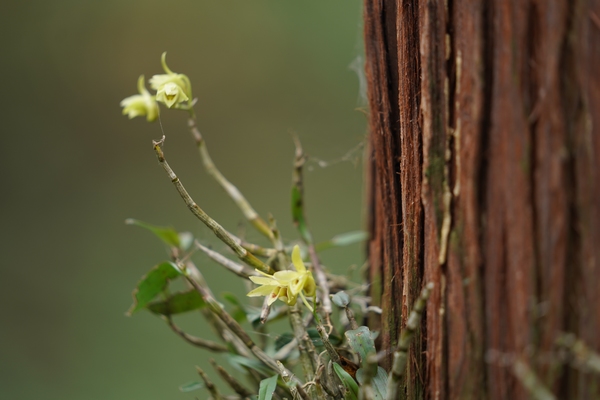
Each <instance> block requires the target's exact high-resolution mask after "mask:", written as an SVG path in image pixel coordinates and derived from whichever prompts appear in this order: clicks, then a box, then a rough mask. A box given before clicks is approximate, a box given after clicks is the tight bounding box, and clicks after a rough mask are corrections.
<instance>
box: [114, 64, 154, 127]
mask: <svg viewBox="0 0 600 400" xmlns="http://www.w3.org/2000/svg"><path fill="white" fill-rule="evenodd" d="M138 91H139V92H140V94H135V95H133V96H129V97H127V98H125V99H123V100H122V101H121V107H123V115H125V114H127V115H128V116H129V119H131V118H135V117H139V116H143V115H145V116H146V119H147V120H148V121H149V122H152V121H154V120H156V118H158V103H157V102H156V100H155V98H154V97H153V96H151V95H150V92H148V90H146V85H145V84H144V75H140V77H139V79H138Z"/></svg>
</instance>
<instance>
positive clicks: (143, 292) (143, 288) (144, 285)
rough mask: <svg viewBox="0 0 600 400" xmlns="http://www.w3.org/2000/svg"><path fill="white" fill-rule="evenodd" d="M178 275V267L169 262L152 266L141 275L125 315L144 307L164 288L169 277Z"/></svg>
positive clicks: (172, 277)
mask: <svg viewBox="0 0 600 400" xmlns="http://www.w3.org/2000/svg"><path fill="white" fill-rule="evenodd" d="M179 275H180V271H179V269H178V268H177V266H176V265H175V264H173V263H171V262H164V263H162V264H158V265H157V266H155V267H154V268H152V269H151V270H150V272H148V274H146V275H145V276H143V277H142V280H140V282H139V283H138V285H137V287H136V289H135V290H134V291H133V304H132V305H131V307H130V308H129V311H127V315H129V316H131V314H133V313H134V312H136V311H138V310H140V309H142V308H144V307H146V305H147V304H148V303H149V302H151V301H152V300H154V298H155V297H156V296H157V295H158V294H160V293H161V292H162V291H163V290H164V289H165V287H166V286H167V284H168V283H169V281H170V280H171V279H174V278H176V277H178V276H179Z"/></svg>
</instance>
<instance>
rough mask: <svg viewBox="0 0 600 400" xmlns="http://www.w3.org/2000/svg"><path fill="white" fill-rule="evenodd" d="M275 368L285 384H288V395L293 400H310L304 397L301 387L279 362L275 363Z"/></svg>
mask: <svg viewBox="0 0 600 400" xmlns="http://www.w3.org/2000/svg"><path fill="white" fill-rule="evenodd" d="M277 367H278V368H279V375H281V378H282V379H283V381H284V382H285V383H287V384H288V388H289V389H290V393H291V394H292V398H293V399H294V400H310V399H309V397H308V396H307V395H306V392H304V390H303V389H302V386H300V385H299V384H298V380H297V379H295V378H294V376H293V375H292V373H291V372H290V371H289V370H287V369H286V368H285V367H284V366H283V364H282V363H281V362H280V361H277Z"/></svg>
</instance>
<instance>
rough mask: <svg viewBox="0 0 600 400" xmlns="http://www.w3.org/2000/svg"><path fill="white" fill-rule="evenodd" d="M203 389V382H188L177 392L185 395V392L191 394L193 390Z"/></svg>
mask: <svg viewBox="0 0 600 400" xmlns="http://www.w3.org/2000/svg"><path fill="white" fill-rule="evenodd" d="M203 387H204V382H202V381H193V382H188V383H186V384H183V385H181V386H179V390H180V391H182V392H184V393H187V392H192V391H194V390H198V389H202V388H203Z"/></svg>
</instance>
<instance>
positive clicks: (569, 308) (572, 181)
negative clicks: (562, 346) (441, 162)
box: [556, 2, 583, 398]
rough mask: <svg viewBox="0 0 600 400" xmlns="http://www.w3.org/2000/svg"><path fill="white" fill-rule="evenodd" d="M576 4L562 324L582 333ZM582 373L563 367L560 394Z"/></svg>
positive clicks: (566, 110) (571, 19) (567, 80)
mask: <svg viewBox="0 0 600 400" xmlns="http://www.w3.org/2000/svg"><path fill="white" fill-rule="evenodd" d="M575 7H576V5H575V4H573V2H568V4H567V15H566V28H565V35H564V37H563V42H562V46H561V54H560V59H559V70H560V71H562V72H563V74H562V75H561V78H560V81H559V84H560V88H559V91H560V99H561V109H562V113H563V115H562V117H563V118H562V119H563V121H565V127H564V128H565V133H566V135H565V140H566V142H565V145H566V148H567V152H568V155H567V156H566V157H567V160H566V162H565V184H566V185H568V186H567V187H566V188H565V189H566V190H567V205H568V208H567V221H569V223H568V225H567V229H568V231H567V249H566V257H565V264H566V265H565V266H564V267H565V270H566V271H567V273H566V274H565V277H566V280H567V281H566V283H565V290H564V293H563V299H562V302H563V304H564V305H565V312H564V314H563V317H564V320H563V321H562V324H561V325H562V326H563V327H564V330H565V331H566V332H573V333H575V334H576V335H579V332H578V323H577V321H578V319H579V318H580V315H578V314H579V313H578V309H579V307H578V304H577V300H576V299H577V296H576V293H577V291H578V288H577V282H579V280H580V279H581V276H580V271H581V266H582V262H583V260H582V258H581V251H582V249H581V237H580V234H579V226H577V221H579V220H580V218H582V215H579V212H578V207H577V195H576V194H577V193H578V192H579V185H581V182H579V179H578V174H577V165H576V160H575V156H576V147H577V143H576V142H577V140H576V138H575V135H576V129H577V126H576V122H577V121H579V120H580V115H581V112H582V103H581V97H580V95H579V90H580V88H578V87H577V81H578V79H577V76H576V74H577V69H576V67H575V64H574V63H575V61H574V60H576V52H575V50H574V48H573V45H574V44H573V40H572V37H573V36H572V35H573V33H574V29H575V20H576V15H575ZM578 375H579V373H578V372H577V370H575V369H573V368H568V367H563V374H562V379H561V380H560V382H559V384H558V387H557V390H558V392H557V393H556V394H557V397H558V398H569V396H572V395H573V394H574V393H573V392H572V391H570V389H569V388H570V387H571V388H572V387H575V386H576V385H575V384H574V382H575V381H576V380H577V377H578Z"/></svg>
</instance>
